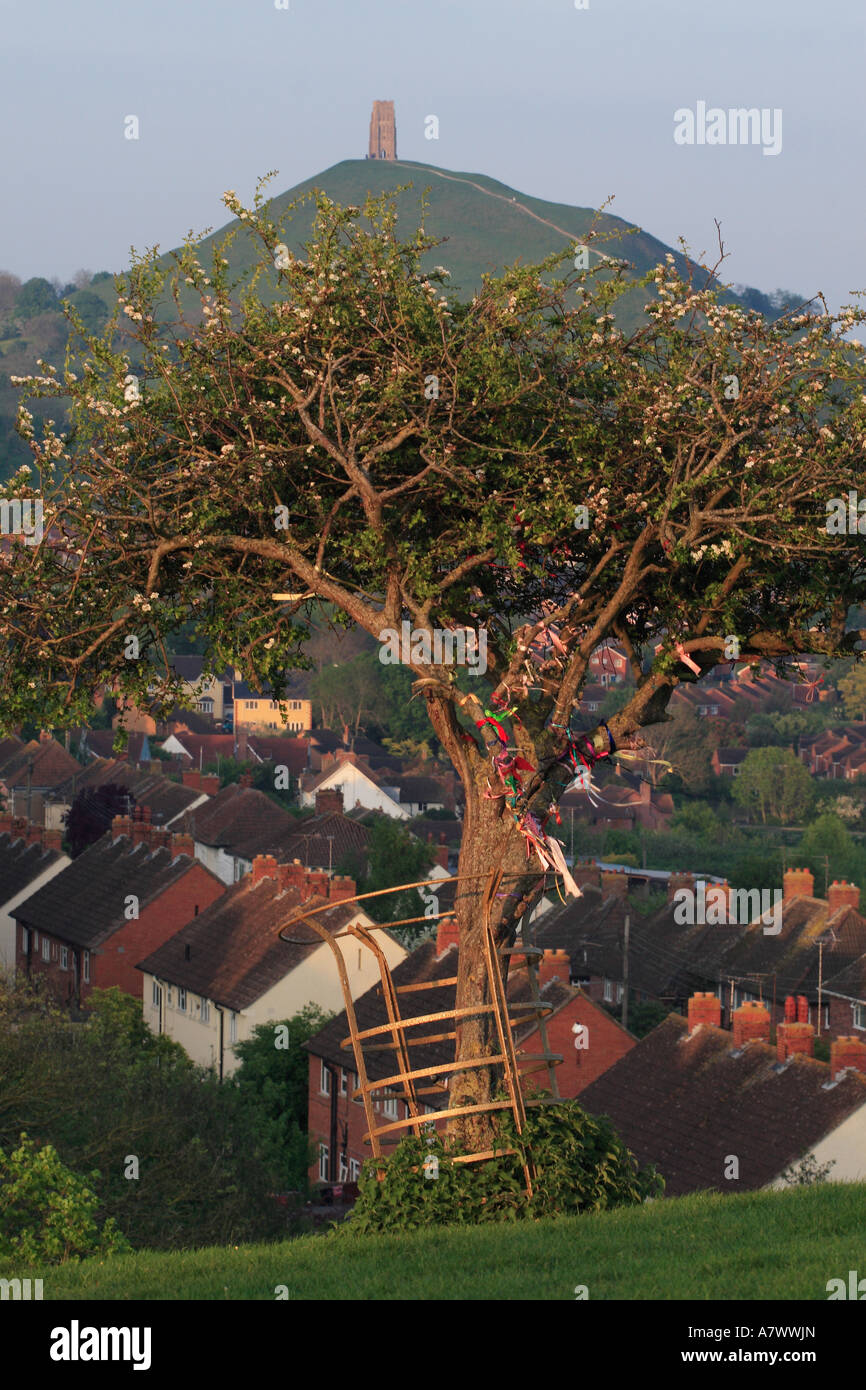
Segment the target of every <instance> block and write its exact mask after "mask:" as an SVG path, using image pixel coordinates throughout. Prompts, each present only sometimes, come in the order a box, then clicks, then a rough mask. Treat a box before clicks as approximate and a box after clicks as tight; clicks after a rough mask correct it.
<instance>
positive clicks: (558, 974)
mask: <svg viewBox="0 0 866 1390" xmlns="http://www.w3.org/2000/svg"><path fill="white" fill-rule="evenodd" d="M570 978H571V958H570V956H569V954H568V952H567V951H562V950H556V951H545V953H544V955H543V956H541V957H540V958H539V959H538V983H539V986H540V987H542V988H543V987H544V985H547V984H549V983H550V981H551V980H557V979H558V980H559V983H560V984H562V985H567V984H568V983H569V980H570Z"/></svg>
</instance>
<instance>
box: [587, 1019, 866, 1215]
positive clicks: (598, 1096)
mask: <svg viewBox="0 0 866 1390" xmlns="http://www.w3.org/2000/svg"><path fill="white" fill-rule="evenodd" d="M719 1018H720V1004H719V1000H718V999H717V998H716V997H715V996H714V995H712V994H701V995H697V996H693V998H692V999H690V1000H689V1006H688V1020H686V1019H685V1018H682V1017H680V1016H679V1015H677V1014H670V1015H669V1016H668V1018H666V1019H665V1021H664V1022H663V1023H660V1024H659V1026H658V1027H657V1028H654V1029H653V1031H652V1032H651V1033H648V1034H647V1036H646V1037H645V1038H643V1039H642V1040H641V1041H640V1042H639V1043H638V1044H637V1045H636V1046H635V1047H634V1048H632V1049H631V1050H630V1051H629V1052H628V1054H627V1055H626V1056H625V1057H623V1058H622V1059H621V1060H620V1061H619V1062H617V1063H616V1064H615V1065H614V1066H612V1067H610V1068H609V1069H608V1070H607V1071H605V1072H604V1073H603V1075H602V1076H600V1077H599V1078H598V1080H597V1081H595V1082H594V1083H593V1085H591V1086H589V1087H587V1089H586V1091H585V1092H584V1093H583V1095H582V1096H581V1104H582V1105H583V1106H585V1107H586V1109H587V1110H589V1111H590V1112H591V1113H592V1114H594V1115H607V1116H608V1117H609V1118H610V1119H611V1121H612V1122H613V1126H614V1129H615V1130H616V1131H617V1133H618V1134H619V1136H620V1138H621V1139H622V1140H623V1141H624V1142H625V1143H626V1145H627V1146H628V1148H629V1149H630V1150H631V1151H632V1153H633V1154H634V1155H635V1157H636V1158H637V1160H638V1162H639V1163H641V1164H648V1163H653V1164H655V1165H656V1166H657V1167H658V1169H659V1171H660V1172H661V1174H662V1176H663V1177H664V1179H665V1183H666V1188H665V1195H666V1196H670V1197H677V1196H682V1195H684V1194H686V1193H689V1192H702V1191H707V1190H712V1189H715V1190H717V1191H721V1192H749V1191H752V1192H754V1191H757V1190H759V1189H760V1188H764V1187H781V1186H784V1185H785V1184H784V1181H783V1178H782V1174H783V1173H784V1172H785V1170H786V1169H787V1168H789V1167H790V1166H792V1165H794V1164H796V1163H797V1162H798V1161H799V1160H800V1159H801V1158H802V1157H803V1156H805V1155H807V1154H808V1155H812V1156H814V1158H815V1160H816V1162H818V1163H819V1164H823V1163H825V1162H828V1163H830V1164H832V1169H831V1171H830V1172H829V1174H828V1176H829V1179H830V1181H838V1182H863V1181H864V1179H866V1142H864V1141H866V1075H864V1072H866V1045H864V1044H863V1043H862V1042H858V1041H857V1040H856V1039H853V1038H839V1039H837V1040H836V1041H835V1042H834V1043H833V1044H832V1047H831V1060H830V1064H829V1065H827V1063H825V1062H819V1061H817V1060H815V1059H814V1058H813V1057H812V1055H811V1054H812V1046H813V1041H814V1028H813V1027H812V1025H811V1024H809V1023H799V1022H792V1023H789V1024H787V1025H785V1024H782V1025H780V1027H779V1029H778V1040H777V1043H776V1046H771V1045H770V1015H769V1012H768V1010H767V1009H765V1008H763V1006H762V1005H760V1004H759V1003H757V1001H753V1002H750V1003H747V1004H744V1005H742V1006H741V1007H740V1008H739V1009H737V1010H736V1011H735V1013H734V1020H733V1022H734V1030H733V1036H732V1035H731V1033H730V1032H727V1031H725V1030H723V1029H721V1028H720V1027H719V1026H718V1023H719Z"/></svg>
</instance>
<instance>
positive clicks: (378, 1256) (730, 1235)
mask: <svg viewBox="0 0 866 1390" xmlns="http://www.w3.org/2000/svg"><path fill="white" fill-rule="evenodd" d="M864 1196H866V1185H864V1184H860V1183H851V1184H843V1183H823V1184H821V1185H820V1186H812V1187H799V1188H792V1189H790V1190H786V1191H782V1192H754V1193H745V1194H743V1195H742V1196H731V1195H728V1194H724V1195H723V1194H719V1193H705V1194H699V1195H697V1196H692V1197H680V1198H670V1199H662V1200H660V1201H656V1202H653V1203H649V1204H645V1205H644V1206H642V1207H627V1208H620V1209H618V1210H616V1211H611V1212H600V1213H594V1214H591V1215H586V1216H578V1217H569V1218H563V1219H561V1220H545V1221H538V1222H519V1223H517V1224H515V1225H501V1226H494V1225H491V1226H481V1227H469V1228H467V1227H463V1226H450V1227H444V1228H443V1227H440V1228H436V1229H432V1230H423V1231H416V1232H412V1233H409V1234H397V1235H392V1236H382V1235H377V1236H356V1237H350V1238H343V1237H336V1238H334V1237H328V1236H325V1237H323V1236H303V1237H301V1238H300V1239H298V1240H294V1241H288V1242H282V1243H279V1244H275V1245H255V1246H253V1245H242V1246H239V1247H230V1248H225V1249H216V1248H211V1249H206V1250H195V1251H188V1252H180V1253H158V1254H157V1253H152V1252H150V1251H141V1252H139V1253H138V1254H135V1255H126V1256H120V1257H116V1258H111V1259H106V1260H103V1259H92V1260H85V1261H83V1262H82V1263H81V1264H80V1265H74V1264H66V1265H62V1266H60V1267H56V1268H52V1269H49V1270H42V1271H39V1274H41V1275H42V1277H43V1278H44V1281H45V1298H46V1299H65V1300H72V1299H75V1300H78V1299H105V1300H115V1299H119V1300H130V1299H131V1300H135V1299H169V1300H175V1299H208V1300H209V1299H229V1300H238V1299H259V1300H264V1301H267V1300H274V1299H275V1298H276V1297H277V1292H276V1291H277V1290H278V1289H280V1290H282V1289H285V1290H286V1292H285V1293H282V1292H281V1293H280V1296H281V1297H283V1298H285V1297H288V1298H290V1299H293V1300H313V1301H317V1300H327V1301H344V1300H346V1299H347V1298H350V1299H352V1300H390V1299H400V1300H421V1301H425V1300H434V1299H447V1300H452V1301H471V1300H496V1301H500V1302H501V1301H517V1300H525V1299H529V1300H533V1301H535V1300H539V1301H543V1302H547V1301H549V1300H564V1301H566V1302H568V1301H572V1300H573V1299H574V1298H575V1296H576V1289H577V1286H579V1285H584V1286H586V1289H587V1294H588V1297H589V1299H590V1300H592V1301H596V1300H599V1299H601V1300H605V1299H624V1300H650V1301H652V1300H657V1299H663V1300H666V1301H667V1300H678V1299H701V1300H704V1299H727V1300H735V1301H740V1300H745V1299H761V1300H770V1299H779V1300H785V1301H788V1300H792V1299H808V1300H817V1301H822V1300H824V1301H826V1299H827V1296H828V1294H827V1282H828V1280H829V1279H832V1278H841V1279H845V1280H847V1278H848V1271H849V1270H851V1269H857V1268H858V1263H859V1267H860V1268H861V1270H862V1266H863V1260H862V1252H863V1233H864V1221H866V1218H864V1214H863V1213H864V1209H866V1208H864ZM7 1264H8V1262H7ZM0 1273H2V1274H3V1275H4V1276H6V1277H13V1276H14V1275H15V1274H16V1273H17V1274H19V1275H20V1274H21V1271H20V1270H15V1269H12V1268H9V1267H7V1268H5V1269H3V1270H0ZM27 1275H28V1276H33V1275H35V1271H31V1270H28V1271H27Z"/></svg>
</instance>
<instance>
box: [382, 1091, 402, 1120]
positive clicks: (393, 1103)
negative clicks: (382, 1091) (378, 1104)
mask: <svg viewBox="0 0 866 1390" xmlns="http://www.w3.org/2000/svg"><path fill="white" fill-rule="evenodd" d="M382 1109H383V1110H384V1112H385V1117H386V1119H388V1120H399V1118H400V1102H399V1100H398V1099H397V1097H396V1096H386V1097H385V1103H384V1105H383V1106H382Z"/></svg>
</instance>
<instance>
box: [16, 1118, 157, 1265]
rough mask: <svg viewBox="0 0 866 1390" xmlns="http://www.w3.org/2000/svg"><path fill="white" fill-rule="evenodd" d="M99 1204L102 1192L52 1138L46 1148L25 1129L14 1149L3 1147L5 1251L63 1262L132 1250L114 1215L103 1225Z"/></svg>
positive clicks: (29, 1258)
mask: <svg viewBox="0 0 866 1390" xmlns="http://www.w3.org/2000/svg"><path fill="white" fill-rule="evenodd" d="M92 1176H93V1177H98V1176H99V1175H98V1174H97V1173H94V1174H93V1175H92ZM98 1205H99V1198H98V1197H97V1196H96V1194H95V1193H94V1192H92V1191H91V1189H90V1188H89V1187H88V1186H87V1184H86V1182H85V1181H84V1179H83V1178H80V1177H78V1176H77V1175H76V1174H75V1173H72V1172H70V1170H69V1169H68V1168H67V1167H65V1165H64V1164H63V1163H61V1161H60V1158H59V1156H58V1154H57V1150H56V1149H54V1148H53V1147H52V1145H51V1144H45V1145H44V1146H43V1147H42V1148H40V1147H39V1145H38V1144H36V1143H35V1142H34V1140H32V1139H28V1137H27V1135H26V1134H22V1135H21V1137H20V1142H19V1145H18V1148H17V1149H15V1150H14V1151H13V1152H12V1153H10V1154H8V1155H7V1154H5V1153H4V1152H3V1150H2V1149H0V1256H4V1255H5V1256H14V1257H16V1258H18V1259H21V1260H25V1261H27V1262H28V1263H37V1262H48V1263H50V1264H60V1263H62V1262H63V1261H64V1260H68V1259H78V1258H80V1257H81V1256H82V1255H108V1254H114V1253H123V1252H124V1251H127V1250H129V1249H130V1246H129V1244H128V1242H127V1241H126V1239H125V1237H124V1236H123V1235H122V1234H121V1232H120V1231H119V1230H118V1229H117V1226H116V1225H115V1223H114V1221H113V1220H112V1219H111V1217H109V1219H108V1220H107V1221H106V1222H105V1224H104V1226H103V1227H102V1229H101V1230H100V1229H99V1226H98V1224H97V1222H96V1219H95V1215H94V1213H95V1210H96V1208H97V1206H98Z"/></svg>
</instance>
